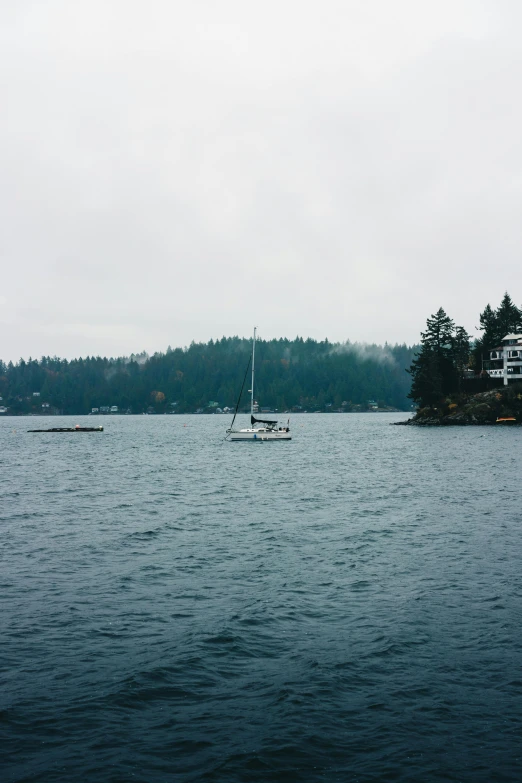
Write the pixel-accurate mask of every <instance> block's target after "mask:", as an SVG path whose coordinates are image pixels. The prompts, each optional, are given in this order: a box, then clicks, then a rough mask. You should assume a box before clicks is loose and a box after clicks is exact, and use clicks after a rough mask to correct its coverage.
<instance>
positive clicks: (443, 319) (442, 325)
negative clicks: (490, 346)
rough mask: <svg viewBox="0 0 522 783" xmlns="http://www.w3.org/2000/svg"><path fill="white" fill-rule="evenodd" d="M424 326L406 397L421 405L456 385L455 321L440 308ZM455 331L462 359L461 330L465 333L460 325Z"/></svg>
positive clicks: (457, 380) (457, 371) (431, 401)
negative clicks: (456, 331)
mask: <svg viewBox="0 0 522 783" xmlns="http://www.w3.org/2000/svg"><path fill="white" fill-rule="evenodd" d="M426 326H427V329H426V331H425V332H422V333H421V349H420V351H419V353H418V354H417V356H416V358H415V359H414V360H413V362H412V365H411V367H410V369H409V370H408V372H409V373H410V374H411V376H412V385H411V391H410V394H409V396H410V397H411V399H413V400H414V401H415V402H418V403H419V404H421V405H433V404H435V403H436V402H438V401H439V400H440V399H441V398H443V397H444V396H445V395H447V394H451V392H454V391H456V390H457V389H458V388H459V381H460V379H459V370H458V368H457V354H456V344H457V337H456V335H455V324H454V322H453V321H452V320H451V318H450V317H449V316H448V315H447V314H446V312H445V311H444V310H443V309H442V307H440V308H439V310H438V311H437V312H436V313H435V315H432V316H431V318H428V320H427V322H426ZM458 330H459V332H458V334H459V337H458V344H459V361H462V356H463V352H464V345H465V340H464V335H463V334H462V333H464V334H466V332H465V330H464V329H462V327H458ZM460 330H462V331H460ZM468 340H469V338H468Z"/></svg>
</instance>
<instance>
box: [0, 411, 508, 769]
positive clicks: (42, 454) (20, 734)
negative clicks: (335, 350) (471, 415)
mask: <svg viewBox="0 0 522 783" xmlns="http://www.w3.org/2000/svg"><path fill="white" fill-rule="evenodd" d="M397 418H400V415H399V416H398V415H397V414H395V415H392V416H388V415H385V414H374V415H371V414H367V415H364V414H362V415H337V416H335V415H330V416H309V415H308V416H304V415H303V416H301V417H298V416H295V417H294V419H293V422H292V424H293V431H294V434H295V440H293V441H292V442H291V443H257V444H245V443H235V444H230V443H223V442H222V440H221V438H222V435H223V430H224V428H225V426H226V424H228V420H226V419H225V418H224V417H221V416H208V417H204V416H199V417H198V416H192V417H190V416H186V417H182V416H180V417H174V416H170V417H167V416H161V417H145V416H143V417H111V418H105V419H104V420H103V424H104V425H105V427H106V430H105V432H104V433H103V434H89V435H75V434H71V435H52V434H49V435H46V434H43V435H36V434H31V435H29V434H27V433H26V430H27V429H29V428H30V427H31V425H32V426H34V423H35V421H37V424H41V423H42V420H41V419H39V420H35V419H27V418H25V419H22V418H8V419H5V418H4V419H2V420H1V421H0V493H1V500H0V531H1V539H0V540H1V561H0V568H1V570H0V584H1V590H0V597H1V605H0V623H1V640H0V641H1V645H0V661H1V683H2V687H1V712H0V755H1V758H2V779H3V780H6V781H45V782H46V783H47V782H50V781H60V782H61V781H66V782H67V783H76V782H78V783H79V781H82V783H83V782H85V781H88V783H98V781H104V782H105V781H111V782H112V781H114V782H116V781H122V782H123V781H143V783H155V782H156V781H199V780H204V781H220V782H221V781H223V783H225V782H226V783H235V782H239V781H241V783H242V782H243V781H285V782H286V781H364V782H366V781H415V782H417V781H470V782H471V781H473V783H477V781H519V780H522V761H521V755H522V736H521V735H522V668H521V667H522V600H521V599H522V567H521V555H522V540H521V539H522V532H521V531H522V526H521V517H522V514H521V509H522V490H521V483H520V473H521V471H520V466H521V456H522V454H521V439H522V431H521V430H520V429H518V428H514V429H509V428H508V429H494V428H462V429H459V428H455V429H438V430H437V429H416V428H410V427H390V426H388V424H389V422H390V421H393V420H396V419H397ZM77 421H78V423H89V424H90V423H92V419H88V420H87V419H84V420H82V419H78V420H74V421H72V420H71V419H68V420H58V419H52V420H46V423H47V422H48V423H49V424H50V425H54V426H56V425H59V424H60V423H62V422H63V424H67V425H71V424H74V423H76V422H77ZM96 423H97V422H96Z"/></svg>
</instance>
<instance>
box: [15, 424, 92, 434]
mask: <svg viewBox="0 0 522 783" xmlns="http://www.w3.org/2000/svg"><path fill="white" fill-rule="evenodd" d="M27 432H103V427H80V425H79V424H77V425H76V427H53V428H52V429H50V430H27Z"/></svg>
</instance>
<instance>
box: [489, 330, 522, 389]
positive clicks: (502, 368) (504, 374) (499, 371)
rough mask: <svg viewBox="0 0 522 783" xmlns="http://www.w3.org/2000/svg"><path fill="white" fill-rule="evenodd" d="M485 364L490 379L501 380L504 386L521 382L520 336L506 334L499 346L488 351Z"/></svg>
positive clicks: (521, 352)
mask: <svg viewBox="0 0 522 783" xmlns="http://www.w3.org/2000/svg"><path fill="white" fill-rule="evenodd" d="M486 364H487V366H486V367H485V369H486V370H487V373H488V375H489V376H490V378H503V380H504V386H507V385H508V383H509V381H522V334H507V335H506V336H505V337H504V339H503V340H501V345H499V346H498V347H497V348H493V349H491V350H490V351H489V359H488V360H487V362H486Z"/></svg>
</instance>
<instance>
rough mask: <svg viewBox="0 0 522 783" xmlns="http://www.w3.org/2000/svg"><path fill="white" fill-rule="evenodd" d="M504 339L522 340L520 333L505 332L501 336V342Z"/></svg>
mask: <svg viewBox="0 0 522 783" xmlns="http://www.w3.org/2000/svg"><path fill="white" fill-rule="evenodd" d="M504 340H522V334H506V336H505V337H503V338H502V342H504Z"/></svg>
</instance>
